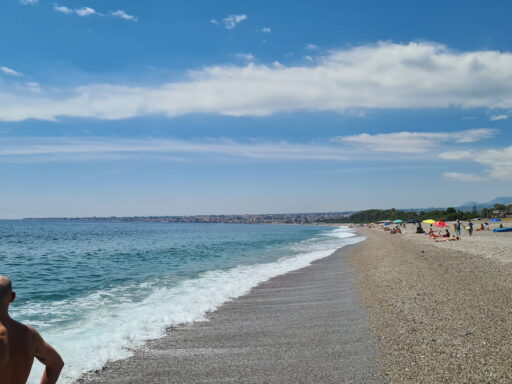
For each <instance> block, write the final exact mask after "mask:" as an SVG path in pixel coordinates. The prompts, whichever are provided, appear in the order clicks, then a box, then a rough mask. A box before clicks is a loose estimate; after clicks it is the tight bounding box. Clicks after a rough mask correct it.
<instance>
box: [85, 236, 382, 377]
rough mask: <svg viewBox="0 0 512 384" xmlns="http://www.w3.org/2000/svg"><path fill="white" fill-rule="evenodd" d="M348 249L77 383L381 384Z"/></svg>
mask: <svg viewBox="0 0 512 384" xmlns="http://www.w3.org/2000/svg"><path fill="white" fill-rule="evenodd" d="M360 244H361V243H358V244H356V245H355V246H356V247H357V246H359V245H360ZM352 247H354V245H348V246H345V247H343V248H340V249H338V250H336V251H335V252H334V253H333V254H331V255H330V256H327V257H324V258H322V259H319V260H316V261H314V262H313V263H312V264H311V265H310V266H307V267H305V268H301V269H298V270H295V271H291V272H288V273H285V274H282V275H278V276H276V277H273V278H271V279H270V280H268V281H266V282H264V283H261V284H259V285H258V286H256V287H255V288H253V289H252V290H251V291H250V292H249V293H248V294H246V295H244V296H241V297H239V298H236V299H233V300H231V301H229V302H227V303H225V304H223V305H222V306H221V307H219V308H218V309H217V310H216V311H214V312H211V313H209V314H208V315H207V319H208V321H204V322H198V323H193V324H187V325H182V326H179V327H176V328H172V329H170V330H169V331H168V332H167V333H166V336H164V337H163V338H161V339H157V340H153V341H150V342H148V343H147V344H146V345H145V346H144V347H143V348H140V349H138V350H136V351H134V355H133V356H132V357H129V358H127V359H124V360H118V361H113V362H110V363H108V364H107V365H106V366H105V367H104V368H103V369H102V370H100V371H96V372H90V373H89V374H86V375H84V376H82V378H81V379H79V380H78V381H77V383H91V384H92V383H113V384H115V383H140V382H146V383H199V382H200V383H213V382H244V383H263V382H265V383H268V382H271V383H300V382H322V383H340V382H350V383H361V384H363V383H364V384H367V383H380V382H381V381H380V379H379V378H378V377H377V375H378V367H377V365H376V363H375V362H376V357H375V350H376V345H375V340H374V339H373V337H372V335H371V334H370V332H369V329H368V319H367V317H366V313H365V311H364V310H363V309H362V308H361V307H360V306H359V304H358V294H357V292H356V291H355V289H354V283H355V278H356V276H355V271H354V270H353V269H352V268H350V267H349V266H348V265H347V262H346V255H347V250H348V249H350V248H352Z"/></svg>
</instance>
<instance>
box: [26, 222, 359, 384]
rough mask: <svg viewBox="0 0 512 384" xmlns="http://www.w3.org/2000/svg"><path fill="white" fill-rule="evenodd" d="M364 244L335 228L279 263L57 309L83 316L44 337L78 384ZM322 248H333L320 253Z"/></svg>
mask: <svg viewBox="0 0 512 384" xmlns="http://www.w3.org/2000/svg"><path fill="white" fill-rule="evenodd" d="M363 239H364V238H361V237H356V235H355V234H354V233H353V232H352V231H349V230H348V228H346V227H341V228H336V229H334V230H333V231H331V232H329V233H328V234H327V235H326V236H325V237H324V238H323V240H322V239H320V238H317V239H314V242H313V243H312V244H310V245H309V246H308V245H307V244H303V252H301V253H299V254H296V255H295V256H291V257H286V258H281V259H279V260H277V261H275V262H269V263H263V264H255V265H247V266H239V267H236V268H232V269H229V270H212V271H208V272H204V273H202V274H200V275H199V276H198V277H196V278H191V279H187V280H183V281H181V282H179V283H178V284H177V285H175V286H171V287H166V286H161V285H160V284H157V283H154V284H152V283H144V284H143V285H141V284H139V285H134V286H131V287H122V288H117V289H112V290H109V291H104V292H96V293H94V294H91V295H89V296H86V297H83V298H80V299H74V300H72V301H71V300H69V301H61V302H56V303H53V304H52V309H50V313H51V315H52V316H54V317H59V316H60V317H61V319H60V321H61V320H62V317H64V318H66V317H68V318H71V319H72V318H73V317H74V316H73V313H76V312H80V313H82V315H81V317H80V318H79V320H78V321H77V320H74V321H73V320H70V321H69V323H68V324H67V325H65V324H64V323H63V324H62V326H58V327H50V328H48V329H47V330H44V331H43V333H44V336H45V337H46V338H47V339H48V340H50V342H51V343H52V344H54V346H55V347H56V348H57V350H58V351H59V352H60V353H61V354H62V355H63V356H64V357H65V360H66V368H65V370H64V372H63V376H62V379H61V382H62V383H71V382H74V381H75V380H76V379H77V378H79V377H80V376H81V375H82V374H83V373H85V372H87V371H91V370H96V369H101V368H102V367H103V366H104V365H105V364H106V363H107V362H108V361H112V360H118V359H123V358H126V357H129V356H130V355H131V354H132V351H131V350H133V349H134V348H137V347H140V346H141V345H142V344H143V343H144V342H146V341H148V340H152V339H156V338H160V337H163V336H164V335H165V331H166V329H168V328H169V327H171V326H174V325H178V324H184V323H192V322H196V321H202V320H205V319H206V317H205V316H206V314H207V313H208V312H211V311H214V310H215V309H216V308H218V307H219V306H220V305H222V304H223V303H225V302H227V301H228V300H231V299H234V298H237V297H240V296H242V295H244V294H246V293H248V292H249V291H250V289H251V288H253V287H255V286H257V285H258V284H260V283H262V282H265V281H267V280H269V279H270V278H272V277H275V276H278V275H281V274H284V273H287V272H290V271H294V270H297V269H300V268H303V267H306V266H308V265H310V264H311V263H312V262H313V261H315V260H318V259H321V258H324V257H327V256H329V255H331V254H332V253H333V252H334V251H335V250H336V249H338V248H341V247H343V246H345V245H348V244H354V243H357V242H359V241H362V240H363ZM322 242H323V243H324V246H326V245H328V246H329V247H328V248H327V249H320V250H319V249H318V245H319V244H321V243H322ZM138 290H142V291H143V292H144V294H145V296H144V297H143V298H139V299H136V295H135V296H123V295H124V294H123V292H127V291H132V292H137V291H138ZM114 297H115V298H116V299H117V301H115V302H113V300H112V298H114ZM33 310H35V311H37V309H34V308H33ZM84 314H85V315H84ZM41 373H42V368H41V366H40V365H38V366H35V367H34V370H33V372H32V374H31V376H30V377H31V378H30V380H29V383H37V382H38V379H39V378H40V375H41Z"/></svg>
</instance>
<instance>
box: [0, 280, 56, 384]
mask: <svg viewBox="0 0 512 384" xmlns="http://www.w3.org/2000/svg"><path fill="white" fill-rule="evenodd" d="M15 298H16V293H15V292H14V291H13V290H12V283H11V280H9V279H8V278H7V277H5V276H0V384H24V383H26V382H27V379H28V376H29V374H30V370H31V369H32V363H33V362H34V357H36V358H37V359H38V360H39V361H40V362H41V363H42V364H44V365H45V366H46V370H45V371H44V373H43V377H42V378H41V384H54V383H56V382H57V379H58V378H59V375H60V372H61V370H62V368H63V367H64V362H63V361H62V358H61V357H60V355H59V354H58V353H57V351H56V350H55V349H53V348H52V347H51V346H50V345H49V344H48V343H46V342H45V341H44V340H43V338H42V337H41V335H40V334H39V333H38V332H37V331H36V330H35V329H34V328H31V327H27V326H26V325H23V324H21V323H19V322H17V321H15V320H13V319H12V318H11V317H10V316H9V305H10V304H11V303H12V302H13V301H14V299H15Z"/></svg>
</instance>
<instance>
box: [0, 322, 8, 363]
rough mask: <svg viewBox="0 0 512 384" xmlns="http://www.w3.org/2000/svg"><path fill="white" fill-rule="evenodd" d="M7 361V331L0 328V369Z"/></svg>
mask: <svg viewBox="0 0 512 384" xmlns="http://www.w3.org/2000/svg"><path fill="white" fill-rule="evenodd" d="M8 361H9V340H8V338H7V331H6V329H5V328H4V327H2V326H0V368H2V367H3V366H5V365H6V364H7V362H8Z"/></svg>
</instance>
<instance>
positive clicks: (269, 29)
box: [261, 27, 272, 33]
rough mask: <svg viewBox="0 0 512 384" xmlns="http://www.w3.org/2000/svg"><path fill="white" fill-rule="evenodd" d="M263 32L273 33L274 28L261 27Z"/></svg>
mask: <svg viewBox="0 0 512 384" xmlns="http://www.w3.org/2000/svg"><path fill="white" fill-rule="evenodd" d="M261 32H263V33H272V28H270V27H264V28H261Z"/></svg>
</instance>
